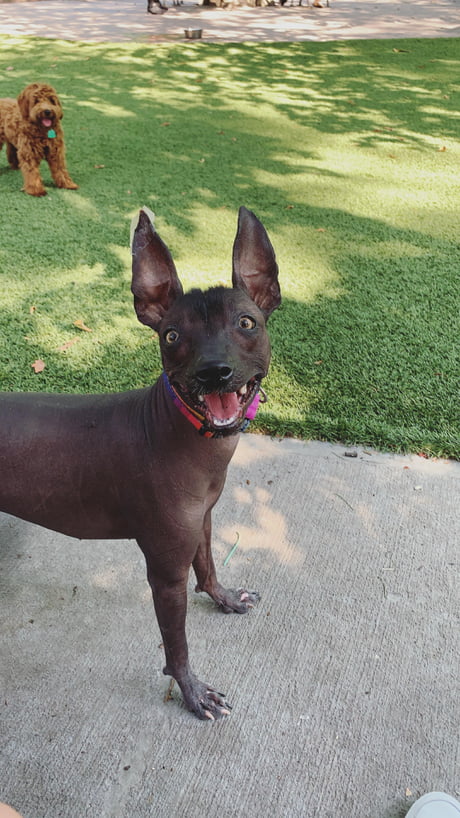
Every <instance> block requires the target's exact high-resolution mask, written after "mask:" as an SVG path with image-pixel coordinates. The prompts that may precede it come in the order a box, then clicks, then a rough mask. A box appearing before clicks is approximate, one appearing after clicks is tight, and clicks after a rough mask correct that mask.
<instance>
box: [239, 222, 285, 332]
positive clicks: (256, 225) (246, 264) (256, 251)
mask: <svg viewBox="0 0 460 818" xmlns="http://www.w3.org/2000/svg"><path fill="white" fill-rule="evenodd" d="M232 282H233V286H234V287H239V288H240V289H242V290H244V291H245V292H246V293H247V294H248V295H249V297H250V298H252V300H253V301H254V302H255V303H256V304H257V306H258V307H259V309H260V310H262V312H263V313H264V315H265V317H266V318H268V316H269V315H270V314H271V313H272V312H273V310H276V308H277V307H279V305H280V304H281V293H280V287H279V284H278V265H277V263H276V258H275V251H274V250H273V247H272V245H271V242H270V239H269V238H268V235H267V231H266V230H265V227H264V226H263V224H262V222H260V221H259V219H258V218H257V216H255V215H254V213H252V212H251V211H250V210H246V208H245V207H240V212H239V214H238V231H237V234H236V238H235V242H234V245H233V275H232Z"/></svg>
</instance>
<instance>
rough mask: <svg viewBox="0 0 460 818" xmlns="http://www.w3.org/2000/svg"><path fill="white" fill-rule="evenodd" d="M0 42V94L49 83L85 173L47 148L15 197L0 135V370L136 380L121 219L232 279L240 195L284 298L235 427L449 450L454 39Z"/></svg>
mask: <svg viewBox="0 0 460 818" xmlns="http://www.w3.org/2000/svg"><path fill="white" fill-rule="evenodd" d="M0 42H1V43H2V58H1V63H0V73H1V77H2V95H4V96H14V95H16V94H17V93H18V91H19V90H21V88H22V87H24V85H26V84H27V83H28V82H30V81H32V80H35V79H38V80H46V81H49V82H51V83H52V84H54V85H55V86H56V88H57V89H58V92H59V94H60V96H61V99H62V101H63V104H64V112H65V116H64V122H63V125H64V131H65V137H66V145H67V158H68V164H69V169H70V172H71V174H72V175H73V176H74V177H75V179H76V181H77V183H78V184H79V185H80V189H79V190H78V191H76V192H73V191H58V190H56V189H55V188H53V187H52V185H51V180H50V176H49V172H48V170H47V168H46V165H42V172H43V176H44V178H45V184H46V186H47V189H48V196H47V197H45V198H44V199H43V200H36V199H34V198H33V197H29V196H25V195H24V194H22V193H21V192H20V187H21V179H20V176H19V174H17V173H13V172H12V171H9V169H8V168H7V166H6V157H5V152H4V150H3V151H2V153H1V154H0V186H1V189H2V201H3V203H4V204H3V215H2V220H1V226H2V247H1V250H0V262H1V263H0V275H1V276H2V301H3V304H4V306H3V307H2V311H1V317H0V320H1V323H2V333H1V338H2V343H1V352H0V354H1V361H2V363H1V388H3V389H6V390H9V389H14V390H17V389H26V390H43V391H111V390H121V389H128V388H135V387H138V386H142V385H145V384H148V383H150V382H151V381H152V379H153V378H155V377H156V375H157V374H158V373H159V371H160V364H159V358H158V347H157V343H156V341H153V342H152V338H151V333H150V332H148V331H146V330H145V328H143V327H141V326H140V325H138V324H137V321H136V318H135V316H134V312H133V310H132V304H131V296H130V292H129V276H130V255H129V248H128V241H129V239H128V236H129V222H130V219H131V216H132V215H133V214H134V213H135V212H136V210H137V209H138V207H140V206H141V205H143V204H147V205H148V206H149V207H151V208H152V209H153V210H154V211H155V213H156V214H157V226H158V229H159V231H160V233H161V235H162V237H163V238H164V240H165V241H166V242H167V244H168V245H169V246H170V248H171V250H172V252H173V256H174V258H175V261H176V264H177V267H178V270H179V273H180V275H181V277H182V279H183V281H184V283H185V284H186V286H188V287H189V286H196V285H198V286H208V285H211V284H215V283H218V282H221V281H224V282H225V283H229V280H230V260H231V245H232V242H233V238H234V234H235V229H236V214H237V210H238V207H239V205H240V204H245V205H246V206H247V207H250V208H251V209H253V210H254V211H255V212H256V213H257V215H258V216H259V218H261V220H262V221H263V222H264V224H265V226H266V227H267V230H268V232H269V234H270V236H271V239H272V242H273V244H274V247H275V250H276V253H277V257H278V261H279V265H280V278H281V286H282V292H283V296H284V302H283V306H282V308H281V309H280V310H279V311H278V312H277V313H275V314H274V315H273V316H272V318H271V320H270V325H269V328H270V334H271V337H272V344H273V362H272V367H271V372H270V376H269V378H268V379H267V381H266V389H267V392H268V394H269V402H268V404H267V405H266V406H265V407H262V409H261V411H260V413H259V415H258V418H257V420H256V421H255V422H254V423H253V424H252V426H251V428H253V429H254V430H257V429H258V430H260V431H263V432H266V433H269V434H272V435H281V436H283V435H292V436H296V437H300V438H311V437H312V438H318V439H328V440H332V441H336V440H340V441H343V442H347V443H356V444H362V445H367V446H374V447H377V448H383V449H390V450H394V451H415V452H418V451H419V452H423V453H426V454H429V455H437V456H450V457H456V458H459V457H460V442H459V426H460V422H459V410H458V404H459V401H458V392H459V390H458V387H459V383H458V375H459V371H460V360H459V348H458V337H459V315H460V309H459V306H460V293H459V287H460V285H459V273H458V270H459V260H460V259H459V255H460V254H459V243H458V230H457V221H458V193H457V192H456V187H455V184H456V183H455V180H456V174H457V173H458V159H459V140H458V125H457V120H456V114H457V111H458V91H459V89H458V75H459V72H458V69H459V63H460V60H459V59H458V56H457V54H458V50H457V47H458V41H457V40H449V39H443V40H379V41H364V40H359V41H342V42H334V43H288V44H286V43H276V44H275V43H270V44H254V43H251V44H228V45H223V44H218V45H213V44H205V45H204V44H202V43H198V44H188V45H187V46H186V47H184V46H183V45H182V44H181V45H161V46H160V45H155V46H148V45H139V44H120V45H119V44H110V43H108V44H82V43H67V42H62V41H48V40H47V41H46V48H43V43H44V41H42V40H40V39H29V38H13V37H11V38H9V37H1V38H0ZM115 76H116V82H114V77H115ZM184 134H186V136H184ZM79 321H81V322H82V323H83V326H84V327H86V328H87V329H86V330H85V329H82V328H81V324H79V323H78V322H79ZM75 322H77V324H76V325H75ZM36 360H41V361H43V362H44V363H45V368H44V369H43V370H42V371H41V372H39V373H36V372H35V371H34V370H33V368H32V366H31V364H32V363H33V362H34V361H36Z"/></svg>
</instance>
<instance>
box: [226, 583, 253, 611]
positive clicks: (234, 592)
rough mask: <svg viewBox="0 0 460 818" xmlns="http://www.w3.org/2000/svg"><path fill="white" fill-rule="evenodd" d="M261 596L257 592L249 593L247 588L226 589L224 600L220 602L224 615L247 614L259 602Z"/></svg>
mask: <svg viewBox="0 0 460 818" xmlns="http://www.w3.org/2000/svg"><path fill="white" fill-rule="evenodd" d="M259 600H260V594H259V593H258V592H257V591H247V590H246V589H245V588H236V589H234V588H224V589H223V596H222V600H221V601H220V600H219V601H218V605H219V607H221V608H222V610H223V611H224V613H240V614H244V613H247V612H248V611H249V610H251V608H253V607H254V605H255V604H256V602H259Z"/></svg>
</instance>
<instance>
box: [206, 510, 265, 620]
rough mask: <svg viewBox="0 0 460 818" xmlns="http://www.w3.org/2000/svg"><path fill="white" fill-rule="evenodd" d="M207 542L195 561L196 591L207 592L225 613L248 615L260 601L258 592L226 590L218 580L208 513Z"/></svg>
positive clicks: (242, 589) (209, 514)
mask: <svg viewBox="0 0 460 818" xmlns="http://www.w3.org/2000/svg"><path fill="white" fill-rule="evenodd" d="M204 534H205V542H204V544H203V545H200V546H199V548H198V551H197V553H196V556H195V559H194V560H193V570H194V571H195V574H196V578H197V580H198V583H197V585H196V588H195V591H197V592H199V591H205V592H206V593H207V594H209V596H210V597H211V599H213V600H214V602H216V603H217V605H218V606H219V608H222V610H223V611H224V613H242V614H243V613H247V612H248V611H249V609H250V608H253V607H254V604H255V603H256V602H258V601H259V599H260V595H259V594H258V593H257V591H246V590H245V589H244V588H238V589H235V588H224V587H223V586H222V585H221V584H220V582H219V581H218V579H217V576H216V568H215V565H214V560H213V557H212V551H211V512H208V514H207V516H206V519H205V524H204Z"/></svg>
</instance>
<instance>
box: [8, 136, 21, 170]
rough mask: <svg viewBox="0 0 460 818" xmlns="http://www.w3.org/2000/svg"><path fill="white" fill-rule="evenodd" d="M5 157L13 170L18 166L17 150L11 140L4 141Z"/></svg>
mask: <svg viewBox="0 0 460 818" xmlns="http://www.w3.org/2000/svg"><path fill="white" fill-rule="evenodd" d="M6 158H7V159H8V163H9V165H10V167H11V168H13V170H17V169H18V167H19V162H18V152H17V150H16V148H15V147H14V145H12V144H11V142H7V143H6Z"/></svg>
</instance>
